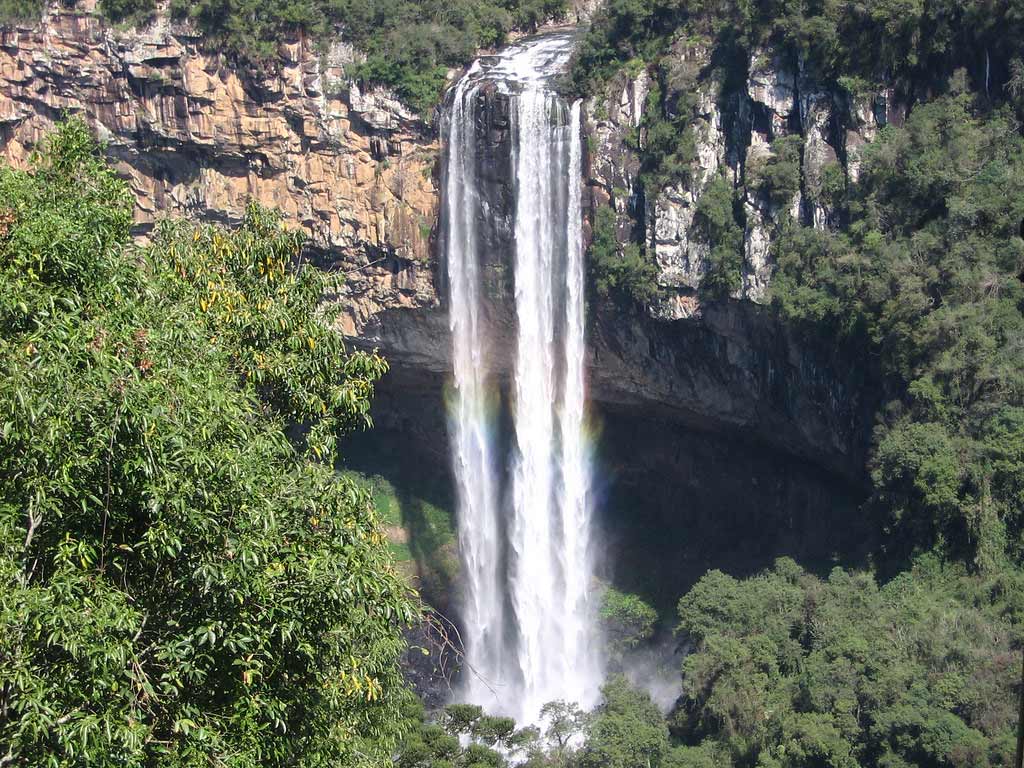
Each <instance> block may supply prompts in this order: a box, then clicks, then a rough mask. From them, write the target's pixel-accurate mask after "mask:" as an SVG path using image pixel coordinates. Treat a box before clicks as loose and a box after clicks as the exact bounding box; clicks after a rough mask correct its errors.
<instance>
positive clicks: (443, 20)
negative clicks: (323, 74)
mask: <svg viewBox="0 0 1024 768" xmlns="http://www.w3.org/2000/svg"><path fill="white" fill-rule="evenodd" d="M44 5H45V3H44V2H43V1H42V0H0V23H3V22H4V21H12V20H25V19H32V18H39V16H40V14H41V13H42V9H43V7H44ZM565 7H566V6H565V0H444V1H443V2H438V1H437V0H271V1H270V2H268V1H267V0H195V1H193V0H171V3H170V12H171V15H172V17H174V18H177V19H189V20H190V21H192V22H193V23H194V24H195V25H196V26H197V27H198V29H199V30H200V31H201V32H202V33H203V43H204V45H206V46H207V47H209V48H211V49H212V50H218V51H223V52H224V53H227V54H228V55H230V56H231V57H233V58H234V59H236V60H237V61H239V62H240V63H242V64H243V65H244V66H257V67H264V66H271V67H272V66H273V65H274V64H275V63H276V61H277V56H278V49H279V46H280V44H281V43H282V42H284V41H286V40H290V39H294V38H295V36H296V35H299V34H301V35H306V36H309V37H313V38H316V39H318V40H320V41H324V42H326V41H328V40H329V39H330V38H332V37H337V36H338V35H340V36H341V38H342V39H344V40H347V41H348V42H350V43H352V44H353V45H355V47H356V48H357V49H359V50H360V51H362V52H363V53H365V54H366V61H365V62H364V63H362V64H360V65H359V66H357V67H355V69H354V70H353V71H352V72H351V73H349V74H350V75H352V76H354V77H356V78H357V79H359V80H361V81H364V82H369V83H380V84H384V85H388V86H391V87H392V88H394V90H395V92H396V93H397V94H398V96H399V97H400V98H401V99H403V100H404V101H405V102H406V103H407V104H409V105H410V106H412V107H413V108H415V109H417V110H419V111H421V112H423V113H426V112H428V111H429V110H430V109H432V108H433V107H434V105H435V104H437V102H438V99H439V97H440V94H441V91H442V89H443V88H444V85H445V75H446V73H447V70H448V68H449V67H458V66H462V65H464V64H466V63H468V62H469V61H470V60H471V59H473V57H474V56H475V55H476V52H477V51H478V50H479V49H481V48H490V47H494V46H497V45H499V44H501V43H502V42H503V41H504V40H505V37H506V35H508V33H509V32H510V31H512V30H514V29H518V30H525V31H532V30H535V29H536V28H537V27H538V26H539V25H540V24H542V23H543V22H545V21H547V20H548V19H551V18H555V17H558V16H561V15H562V14H564V12H565ZM100 10H101V12H102V13H103V15H104V16H105V17H107V18H108V19H111V20H112V21H115V22H120V21H144V20H145V19H146V18H147V17H148V16H150V15H152V14H153V13H154V12H155V10H156V3H155V2H154V0H101V2H100Z"/></svg>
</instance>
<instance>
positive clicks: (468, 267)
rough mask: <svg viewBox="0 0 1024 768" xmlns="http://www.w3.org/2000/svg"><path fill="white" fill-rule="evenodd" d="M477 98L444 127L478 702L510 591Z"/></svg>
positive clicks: (458, 434)
mask: <svg viewBox="0 0 1024 768" xmlns="http://www.w3.org/2000/svg"><path fill="white" fill-rule="evenodd" d="M475 101H476V88H475V87H473V86H471V84H470V81H469V80H468V79H467V80H463V81H462V82H460V83H459V85H458V86H457V88H456V90H455V94H454V98H453V99H452V104H451V111H450V113H449V117H448V121H447V126H446V134H447V139H448V141H447V144H448V160H447V167H446V173H445V177H446V178H445V190H444V199H443V203H444V212H443V213H444V219H445V227H446V232H445V251H446V255H447V266H448V291H449V303H450V309H449V318H448V323H449V329H450V330H451V334H452V339H453V355H452V368H453V379H454V385H455V397H454V407H453V409H452V413H453V415H452V418H451V430H450V432H451V435H452V462H453V464H454V470H455V472H454V474H455V479H456V494H457V497H458V509H457V515H458V521H459V525H458V529H459V553H460V556H461V559H462V578H463V580H464V582H465V587H464V590H463V593H464V594H463V601H462V621H463V623H464V624H465V627H466V630H465V635H466V636H465V639H464V642H465V645H466V652H467V657H468V658H469V661H470V664H471V665H472V667H473V674H470V675H468V676H467V684H468V687H467V694H468V696H469V698H470V699H471V700H473V701H480V700H482V699H483V696H484V692H485V691H486V690H487V687H486V686H490V685H496V684H498V682H499V679H500V677H501V674H500V672H501V670H500V667H501V664H502V663H503V662H502V659H503V657H504V649H503V642H502V634H503V632H504V602H505V597H504V590H503V587H502V581H503V578H502V574H501V566H500V563H501V559H502V557H501V553H502V546H501V534H500V527H499V517H498V515H499V510H498V504H497V499H496V485H497V479H496V468H495V464H494V459H493V456H492V450H493V446H492V434H493V429H492V427H493V425H492V423H491V421H492V418H493V409H492V408H491V407H490V405H489V400H490V399H491V398H490V395H489V391H488V382H487V369H486V362H487V361H486V359H485V356H484V342H485V334H484V329H483V326H482V323H481V318H480V313H481V306H480V265H479V261H478V252H477V228H476V222H477V211H478V210H479V207H480V198H479V195H478V191H477V190H478V185H477V178H476V173H477V162H476V134H475V131H474V130H473V119H474V118H473V115H474V112H473V105H474V103H475ZM482 686H483V687H482Z"/></svg>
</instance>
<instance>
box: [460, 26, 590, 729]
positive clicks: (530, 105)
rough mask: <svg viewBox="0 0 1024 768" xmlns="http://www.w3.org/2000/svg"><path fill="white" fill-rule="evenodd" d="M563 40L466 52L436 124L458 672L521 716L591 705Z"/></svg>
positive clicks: (578, 255)
mask: <svg viewBox="0 0 1024 768" xmlns="http://www.w3.org/2000/svg"><path fill="white" fill-rule="evenodd" d="M571 44H572V39H571V37H570V36H568V35H553V36H548V37H545V38H539V39H537V40H533V41H529V42H526V43H523V44H520V45H517V46H513V47H511V48H510V49H509V50H508V51H507V52H506V53H504V54H502V55H501V56H498V57H492V58H490V59H488V60H487V62H486V64H485V63H483V62H478V63H477V64H475V65H474V67H473V68H472V69H471V70H470V72H469V73H468V74H467V75H466V77H465V78H464V79H463V80H462V82H460V83H459V85H458V86H457V87H456V89H455V92H454V95H453V98H452V102H451V107H450V109H449V112H448V121H447V124H446V127H445V130H446V138H447V147H448V154H447V166H446V184H445V201H444V202H445V219H446V230H445V232H446V254H447V264H448V275H449V283H450V301H451V308H450V311H451V329H452V337H453V345H454V379H455V391H456V398H455V400H456V402H455V405H454V408H453V410H452V413H453V418H452V429H451V432H452V446H453V457H454V461H455V474H456V478H457V487H458V494H459V503H458V514H459V542H460V547H461V554H462V564H463V576H464V589H465V594H464V600H463V615H462V623H463V625H464V627H465V633H466V637H465V640H466V646H467V657H468V661H469V665H470V667H471V668H472V672H471V673H470V674H468V675H467V676H466V677H467V681H466V683H465V686H464V690H463V697H464V698H465V699H466V700H468V701H473V702H475V703H479V704H482V705H484V706H485V708H487V709H489V710H491V711H497V712H502V713H506V714H509V715H512V716H514V717H516V718H517V719H518V720H520V721H521V722H535V721H536V720H537V719H538V716H539V713H540V709H541V706H542V705H543V704H544V703H546V702H547V701H550V700H553V699H567V700H570V701H576V702H579V703H581V704H583V705H584V706H589V705H591V704H592V703H594V701H595V699H596V696H597V688H598V686H599V684H600V680H601V663H600V657H599V648H598V644H597V642H596V632H595V630H594V615H593V614H594V607H595V606H594V605H593V604H592V601H591V599H590V596H589V593H590V589H591V586H592V585H591V576H592V570H593V568H592V557H591V551H590V550H591V541H590V526H591V521H590V511H591V509H590V463H589V454H588V449H587V440H586V434H585V381H584V353H585V338H584V328H585V323H584V290H583V254H582V210H581V195H582V189H581V177H582V168H581V152H582V150H581V135H580V108H579V104H578V103H577V104H573V105H571V106H570V105H568V104H567V103H566V102H565V101H564V100H563V99H562V98H560V97H559V96H558V95H557V94H556V93H555V92H554V91H553V90H552V89H551V87H550V82H549V81H550V76H551V75H552V74H554V73H555V72H556V71H558V70H559V69H561V68H563V67H564V65H565V64H566V62H567V60H568V55H569V53H570V51H571ZM485 83H489V84H490V86H489V87H491V88H493V89H495V90H497V91H499V92H501V93H504V94H508V95H509V97H510V99H511V122H512V144H513V148H512V151H513V158H512V169H513V171H514V174H515V178H514V180H513V181H514V188H515V243H514V246H515V248H514V250H515V258H514V265H513V266H514V270H515V317H516V329H517V341H516V352H515V361H514V369H513V380H512V383H511V399H512V414H513V421H514V428H513V429H514V435H513V437H514V440H513V449H512V456H510V457H509V459H508V460H509V463H510V469H511V471H510V473H509V478H510V482H511V489H510V491H509V492H508V493H505V494H502V495H501V498H509V499H510V501H511V505H510V508H508V509H505V508H502V507H501V505H499V504H498V502H497V499H498V498H499V495H498V494H497V491H496V489H497V487H498V484H499V483H498V477H499V473H498V471H497V466H496V464H495V462H494V459H493V454H494V452H495V443H494V442H493V436H494V431H493V429H491V426H492V425H491V424H490V423H489V421H488V419H489V416H488V413H489V408H488V403H487V401H488V394H487V392H488V389H487V380H486V377H487V365H486V361H485V360H484V357H483V352H484V350H485V349H486V346H485V343H484V341H483V339H484V337H485V335H486V329H484V328H483V327H482V325H481V322H480V317H481V313H482V309H481V305H482V302H483V299H484V297H483V296H482V295H481V288H480V278H481V276H480V266H479V264H480V258H481V253H480V244H479V242H478V238H477V227H476V222H477V220H478V217H480V216H485V215H487V213H488V208H487V201H486V200H482V199H481V195H480V193H479V185H478V179H477V176H478V167H477V165H478V164H477V153H476V146H475V142H476V140H477V136H476V126H477V117H478V115H477V113H476V111H475V109H474V107H475V104H476V100H477V96H478V94H479V93H480V92H481V91H480V89H481V88H482V87H483V84H485ZM506 562H507V568H506V567H505V566H504V565H503V564H504V563H506ZM506 599H507V603H506ZM507 606H509V607H510V608H511V610H510V611H509V610H506V607H507ZM474 673H475V674H474Z"/></svg>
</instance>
